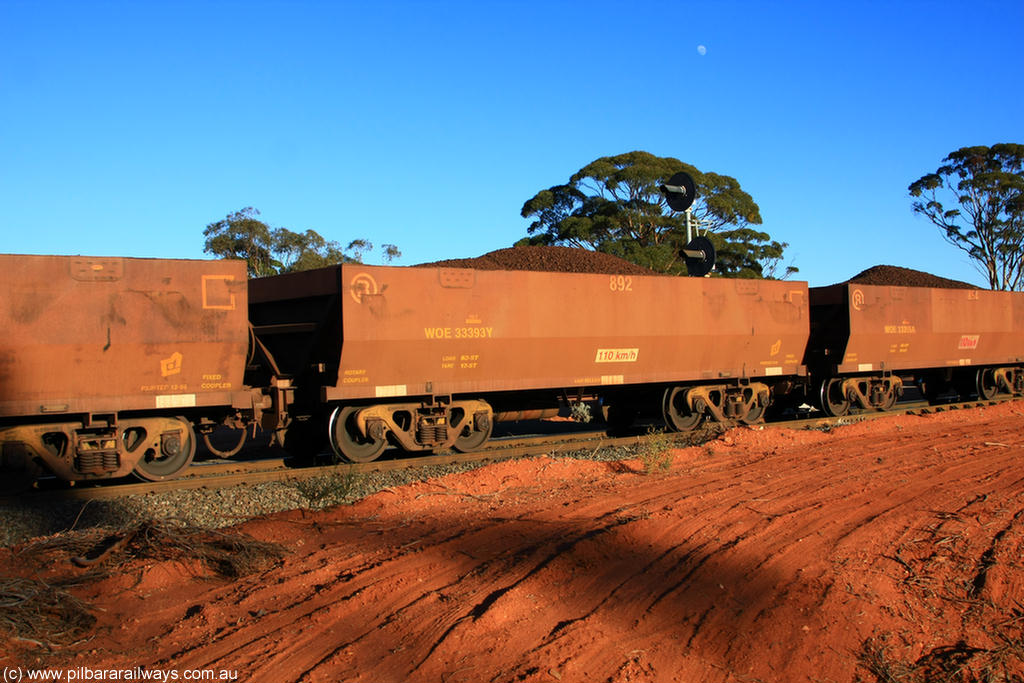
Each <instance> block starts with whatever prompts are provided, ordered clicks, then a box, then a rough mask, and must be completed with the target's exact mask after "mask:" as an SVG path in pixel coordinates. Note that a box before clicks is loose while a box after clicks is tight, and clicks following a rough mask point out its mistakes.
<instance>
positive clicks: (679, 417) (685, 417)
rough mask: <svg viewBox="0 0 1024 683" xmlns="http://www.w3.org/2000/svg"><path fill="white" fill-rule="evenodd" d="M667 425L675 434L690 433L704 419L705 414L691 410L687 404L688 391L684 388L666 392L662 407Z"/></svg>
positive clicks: (672, 388)
mask: <svg viewBox="0 0 1024 683" xmlns="http://www.w3.org/2000/svg"><path fill="white" fill-rule="evenodd" d="M661 413H662V416H663V417H664V418H665V424H666V425H668V426H669V428H670V429H671V430H672V431H674V432H688V431H690V430H691V429H694V428H695V427H696V426H697V425H699V424H700V423H701V420H703V419H704V413H702V412H700V411H697V410H691V409H690V406H689V405H688V404H687V402H686V390H685V389H684V388H683V387H671V388H669V389H666V390H665V397H664V399H663V400H662V406H661Z"/></svg>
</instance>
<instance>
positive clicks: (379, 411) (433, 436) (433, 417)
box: [330, 400, 494, 462]
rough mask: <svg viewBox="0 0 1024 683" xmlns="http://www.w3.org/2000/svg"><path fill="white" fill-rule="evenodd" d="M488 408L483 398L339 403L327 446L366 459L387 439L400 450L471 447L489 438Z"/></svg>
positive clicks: (343, 454)
mask: <svg viewBox="0 0 1024 683" xmlns="http://www.w3.org/2000/svg"><path fill="white" fill-rule="evenodd" d="M493 426H494V411H493V410H492V409H491V406H490V405H488V403H487V402H486V401H481V400H456V401H435V402H433V403H389V404H379V405H373V406H365V407H358V406H344V407H338V408H336V409H335V411H334V413H333V414H332V415H331V420H330V436H331V445H332V446H333V448H334V451H335V453H336V454H337V455H339V456H340V457H342V458H344V459H346V460H350V461H352V462H371V461H373V460H376V459H377V457H379V456H380V454H381V453H382V452H383V451H384V449H385V448H386V447H387V444H388V440H389V439H390V440H393V441H394V442H395V444H396V445H398V446H399V447H400V448H402V449H403V450H406V451H410V452H415V451H440V450H445V449H448V448H453V449H455V450H457V451H463V452H465V451H472V450H475V449H477V448H479V447H481V446H482V445H483V444H484V443H486V442H487V440H488V439H489V438H490V437H491V431H492V430H493Z"/></svg>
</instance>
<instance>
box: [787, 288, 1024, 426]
mask: <svg viewBox="0 0 1024 683" xmlns="http://www.w3.org/2000/svg"><path fill="white" fill-rule="evenodd" d="M810 303H811V339H810V342H809V344H808V349H807V356H806V360H805V362H806V365H807V366H808V369H809V372H810V374H811V376H812V377H813V378H814V379H815V384H814V387H813V391H814V393H815V397H816V398H817V401H818V403H819V404H820V405H821V407H822V408H823V409H824V410H825V412H827V413H829V414H831V415H843V414H845V413H847V412H848V411H849V410H850V409H851V408H861V409H882V410H885V409H888V408H890V407H892V405H893V404H894V403H895V402H896V399H897V397H898V396H899V395H900V393H902V391H903V387H904V384H905V383H906V382H907V381H910V380H912V381H915V382H917V383H918V384H919V385H920V386H921V388H922V389H923V390H924V393H925V395H926V396H927V397H928V398H929V399H930V400H932V401H934V400H937V399H938V398H939V397H940V396H942V395H948V394H950V393H953V394H955V395H958V396H959V397H961V398H969V397H972V396H977V397H979V398H982V399H991V398H993V397H995V396H996V395H997V394H1013V395H1021V394H1024V371H1022V366H1021V363H1022V362H1024V293H1020V292H993V291H987V290H979V289H946V288H931V287H898V286H882V285H865V284H859V283H855V282H850V283H842V284H838V285H832V286H830V287H812V288H811V289H810Z"/></svg>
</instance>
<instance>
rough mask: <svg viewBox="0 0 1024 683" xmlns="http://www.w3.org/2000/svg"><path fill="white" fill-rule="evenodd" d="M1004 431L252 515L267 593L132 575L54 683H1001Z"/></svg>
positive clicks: (464, 483)
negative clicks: (274, 551) (109, 677)
mask: <svg viewBox="0 0 1024 683" xmlns="http://www.w3.org/2000/svg"><path fill="white" fill-rule="evenodd" d="M1022 428H1024V406H1022V405H1021V404H1020V403H1015V404H1004V405H1000V406H994V407H989V408H985V409H976V410H970V411H954V412H946V413H939V414H933V415H927V416H919V417H914V416H900V417H889V418H884V419H880V420H874V421H870V422H865V423H860V424H855V425H850V426H845V427H841V428H837V429H834V430H832V431H831V432H828V433H822V432H813V431H793V430H786V429H757V428H741V429H734V430H731V431H729V432H727V433H726V434H725V435H723V436H721V437H719V438H718V439H717V440H715V441H713V442H710V443H708V444H705V445H703V446H698V447H693V448H687V449H684V450H677V451H674V452H673V454H672V460H671V466H670V467H669V468H668V469H667V470H665V471H660V472H654V473H651V474H644V473H643V469H642V468H641V466H640V463H638V462H627V463H612V464H609V463H600V462H589V461H575V460H562V459H549V458H544V457H542V458H536V459H530V460H523V461H517V462H505V463H500V464H495V465H492V466H489V467H485V468H483V469H480V470H477V471H473V472H469V473H465V474H458V475H451V476H448V477H444V478H440V479H436V480H431V481H428V482H424V483H418V484H414V485H409V486H404V487H401V488H396V489H393V490H387V491H384V492H382V493H379V494H376V495H374V496H372V497H370V498H368V499H365V500H363V501H361V502H359V503H357V504H355V505H351V506H345V507H338V508H334V509H331V510H328V511H325V512H309V511H295V512H290V513H284V514H277V515H272V516H269V517H266V518H261V519H257V520H253V521H251V522H248V523H246V524H244V525H242V526H241V527H240V528H239V529H240V530H241V531H244V532H245V533H248V534H250V535H252V536H254V537H255V538H257V539H261V540H271V541H276V542H280V543H282V544H284V545H285V546H287V548H288V549H289V551H290V554H289V555H288V556H287V557H286V558H285V559H284V560H283V562H281V563H279V564H278V565H276V566H274V567H273V568H270V569H267V570H266V571H264V572H262V573H259V574H255V575H251V576H247V577H244V578H241V579H237V580H233V581H227V580H223V579H220V580H211V579H210V578H209V577H204V576H203V572H202V570H201V569H199V568H197V567H196V566H192V565H182V564H180V563H173V562H156V561H152V560H150V561H139V560H135V561H133V562H132V563H129V564H127V565H124V566H122V567H119V569H118V573H116V574H114V575H112V576H111V577H110V578H107V579H105V580H104V581H102V582H100V583H96V584H91V585H87V586H83V587H80V588H76V589H73V590H74V592H75V594H76V595H78V596H79V597H81V598H83V599H84V600H86V601H88V602H89V603H91V604H92V605H93V606H94V607H96V608H98V611H97V612H96V614H97V616H98V622H97V625H96V627H95V628H94V630H93V633H92V636H93V637H92V639H91V640H89V641H88V642H84V643H80V644H79V645H76V646H72V647H71V651H70V653H68V652H66V651H62V652H61V653H60V654H59V655H58V657H56V658H55V659H54V660H53V661H54V662H55V663H54V664H53V665H55V666H56V665H58V664H57V663H56V662H60V665H61V666H70V667H75V666H89V667H94V668H99V667H114V666H119V667H134V666H143V667H146V668H148V669H164V670H168V669H173V670H179V671H180V670H186V669H217V670H220V669H228V670H233V671H237V672H238V680H240V681H309V682H310V683H313V682H320V681H324V682H327V681H331V682H333V681H365V682H367V683H390V682H398V681H405V682H409V683H413V682H416V681H424V682H427V681H429V682H431V683H434V682H439V681H451V682H455V681H472V682H479V681H498V682H504V681H537V682H540V681H610V682H620V681H747V682H749V681H766V682H767V681H773V682H774V681H794V682H795V681H807V682H815V683H817V682H823V681H832V682H845V681H858V680H861V681H876V680H879V681H940V680H952V681H981V680H993V681H1011V680H1014V681H1019V680H1022V676H1024V662H1022V659H1021V657H1022V653H1024V561H1022V550H1024V457H1022V456H1024V430H1022ZM0 559H2V560H3V562H4V564H5V565H10V563H11V559H10V557H9V556H6V555H5V556H3V558H0ZM2 569H5V573H7V572H11V571H15V570H16V568H14V567H11V566H6V567H3V568H2ZM61 571H63V572H65V573H68V572H70V571H71V570H70V568H67V567H66V568H64V569H62V570H61ZM4 649H5V648H4V645H3V643H0V651H3V650H4ZM23 652H24V651H23ZM32 655H33V653H32V652H31V650H29V651H28V653H27V654H23V655H22V656H23V657H28V656H32ZM62 657H64V658H65V659H63V660H62V659H61V658H62ZM11 661H15V660H13V659H11V658H10V655H9V656H8V660H7V662H5V663H4V665H5V666H7V665H9V662H11Z"/></svg>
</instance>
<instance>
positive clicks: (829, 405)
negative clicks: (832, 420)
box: [818, 377, 850, 417]
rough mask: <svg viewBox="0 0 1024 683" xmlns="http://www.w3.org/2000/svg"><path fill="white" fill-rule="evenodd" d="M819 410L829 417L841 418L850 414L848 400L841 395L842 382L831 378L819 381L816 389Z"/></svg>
mask: <svg viewBox="0 0 1024 683" xmlns="http://www.w3.org/2000/svg"><path fill="white" fill-rule="evenodd" d="M818 398H819V399H820V401H821V409H822V410H824V411H825V414H826V415H828V416H829V417H842V416H843V415H846V414H847V413H848V412H850V399H849V398H847V397H846V396H845V395H844V394H843V380H842V379H839V378H836V377H833V378H826V379H823V380H821V386H820V387H819V389H818Z"/></svg>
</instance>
